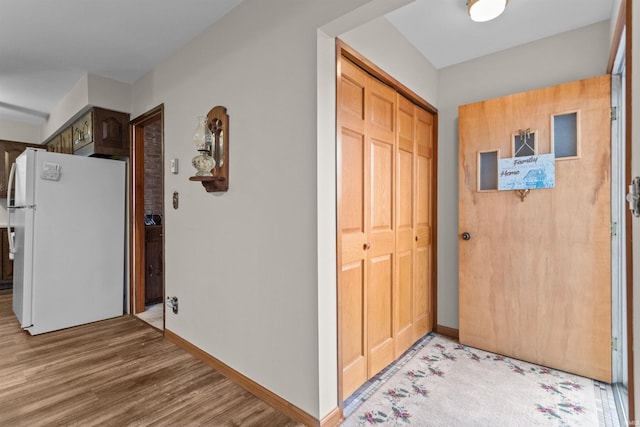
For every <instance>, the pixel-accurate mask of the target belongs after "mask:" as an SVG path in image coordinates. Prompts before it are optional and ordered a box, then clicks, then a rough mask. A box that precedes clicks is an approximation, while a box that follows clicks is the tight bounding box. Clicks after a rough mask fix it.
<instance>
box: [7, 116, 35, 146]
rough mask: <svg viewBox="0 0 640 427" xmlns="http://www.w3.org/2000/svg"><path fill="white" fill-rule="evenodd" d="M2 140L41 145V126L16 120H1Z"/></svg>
mask: <svg viewBox="0 0 640 427" xmlns="http://www.w3.org/2000/svg"><path fill="white" fill-rule="evenodd" d="M0 139H5V140H7V141H18V142H29V143H32V144H39V143H41V142H42V140H41V138H40V125H39V124H35V123H28V122H19V121H15V120H6V119H0Z"/></svg>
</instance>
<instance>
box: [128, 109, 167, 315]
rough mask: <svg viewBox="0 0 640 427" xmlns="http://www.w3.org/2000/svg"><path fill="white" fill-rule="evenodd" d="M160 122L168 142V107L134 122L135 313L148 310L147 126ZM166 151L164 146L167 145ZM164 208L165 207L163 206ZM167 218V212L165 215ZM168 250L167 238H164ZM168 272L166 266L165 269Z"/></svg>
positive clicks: (131, 203) (132, 222)
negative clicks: (145, 192)
mask: <svg viewBox="0 0 640 427" xmlns="http://www.w3.org/2000/svg"><path fill="white" fill-rule="evenodd" d="M158 117H159V119H160V123H161V128H162V140H163V141H164V104H160V105H158V106H157V107H155V108H153V109H151V110H149V111H147V112H146V113H144V114H142V115H140V116H138V117H136V118H135V119H133V120H131V122H130V123H131V126H130V128H131V148H130V153H129V154H130V156H129V158H130V159H131V165H130V168H131V180H130V181H131V183H130V200H129V206H130V209H131V212H130V214H129V216H130V218H129V219H130V230H131V231H130V233H131V241H130V250H129V254H130V255H129V265H130V267H129V284H130V285H129V310H130V313H131V314H136V313H141V312H143V311H144V298H140V297H139V296H140V295H144V282H145V269H144V259H145V251H144V246H145V235H144V126H145V125H147V124H149V122H151V121H155V120H158ZM163 151H164V144H163ZM163 205H164V204H163ZM163 218H164V212H163ZM163 247H164V238H163ZM163 271H164V266H163Z"/></svg>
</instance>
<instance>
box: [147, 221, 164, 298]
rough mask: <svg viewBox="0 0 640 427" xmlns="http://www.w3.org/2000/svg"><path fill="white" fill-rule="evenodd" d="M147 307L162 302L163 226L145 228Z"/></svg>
mask: <svg viewBox="0 0 640 427" xmlns="http://www.w3.org/2000/svg"><path fill="white" fill-rule="evenodd" d="M144 235H145V239H144V241H145V248H144V251H145V282H144V288H145V291H144V293H145V298H144V303H145V305H150V304H157V303H161V302H162V264H163V262H162V225H148V226H146V227H145V233H144Z"/></svg>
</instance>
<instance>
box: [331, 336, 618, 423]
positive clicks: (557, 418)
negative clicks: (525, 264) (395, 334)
mask: <svg viewBox="0 0 640 427" xmlns="http://www.w3.org/2000/svg"><path fill="white" fill-rule="evenodd" d="M600 387H609V386H608V385H604V384H601V383H598V382H597V381H593V380H591V379H588V378H584V377H579V376H576V375H572V374H568V373H565V372H561V371H556V370H554V369H549V368H545V367H541V366H537V365H533V364H530V363H526V362H522V361H519V360H514V359H510V358H507V357H503V356H499V355H496V354H492V353H488V352H484V351H480V350H476V349H473V348H470V347H466V346H463V345H460V344H457V343H455V342H453V341H451V340H449V339H447V338H445V337H442V336H439V335H435V336H433V337H432V339H431V340H430V341H429V342H428V343H427V344H426V345H425V346H424V348H422V349H421V350H419V351H418V352H417V353H416V354H415V355H414V356H413V357H412V358H411V359H410V360H409V361H408V362H406V364H405V365H404V366H402V368H400V369H399V370H398V371H397V372H396V373H395V374H393V376H392V377H391V378H389V379H388V380H387V381H386V382H385V383H384V384H383V385H382V386H380V387H379V388H378V389H377V391H375V392H374V393H373V394H372V395H371V396H370V397H369V398H367V399H366V400H365V401H364V403H362V404H361V405H360V406H359V407H357V408H356V409H355V410H354V411H353V413H351V414H350V415H349V416H348V417H347V419H346V420H345V422H344V423H343V426H362V425H365V426H367V425H383V426H395V425H416V426H599V425H605V423H604V422H603V415H602V409H599V408H598V404H597V403H596V390H597V392H598V393H600ZM607 425H609V422H607Z"/></svg>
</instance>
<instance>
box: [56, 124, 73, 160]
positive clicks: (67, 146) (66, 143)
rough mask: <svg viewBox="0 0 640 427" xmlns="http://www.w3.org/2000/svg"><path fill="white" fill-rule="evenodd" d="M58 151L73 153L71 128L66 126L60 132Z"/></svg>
mask: <svg viewBox="0 0 640 427" xmlns="http://www.w3.org/2000/svg"><path fill="white" fill-rule="evenodd" d="M59 152H60V153H65V154H73V129H72V128H71V127H69V128H67V129H66V130H65V131H64V132H62V133H61V134H60V151H59Z"/></svg>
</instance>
